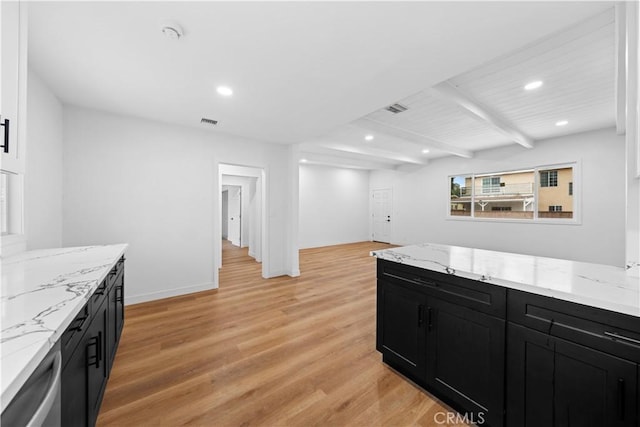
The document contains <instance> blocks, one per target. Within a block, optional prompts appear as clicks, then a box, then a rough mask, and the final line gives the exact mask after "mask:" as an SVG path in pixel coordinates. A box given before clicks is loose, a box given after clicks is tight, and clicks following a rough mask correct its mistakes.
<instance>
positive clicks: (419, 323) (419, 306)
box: [418, 304, 424, 328]
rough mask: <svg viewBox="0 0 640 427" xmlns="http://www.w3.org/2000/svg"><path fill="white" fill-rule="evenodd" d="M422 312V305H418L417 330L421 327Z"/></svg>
mask: <svg viewBox="0 0 640 427" xmlns="http://www.w3.org/2000/svg"><path fill="white" fill-rule="evenodd" d="M423 311H424V306H423V305H422V304H420V305H418V328H420V327H422V322H423V320H422V314H423Z"/></svg>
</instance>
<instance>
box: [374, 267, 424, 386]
mask: <svg viewBox="0 0 640 427" xmlns="http://www.w3.org/2000/svg"><path fill="white" fill-rule="evenodd" d="M377 306H378V307H377V337H376V348H377V349H378V351H380V352H381V353H382V355H383V359H384V361H385V362H386V363H388V364H389V365H391V366H393V367H394V368H396V369H398V370H399V371H401V372H403V373H405V374H406V375H408V376H409V377H411V378H412V379H413V380H414V381H417V382H421V381H424V378H425V361H426V354H425V349H426V347H425V343H426V334H425V323H426V297H425V296H424V295H422V294H421V293H419V292H416V291H413V290H410V289H408V288H406V287H404V286H401V285H396V284H393V283H390V282H387V281H383V280H378V301H377Z"/></svg>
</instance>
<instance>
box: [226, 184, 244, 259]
mask: <svg viewBox="0 0 640 427" xmlns="http://www.w3.org/2000/svg"><path fill="white" fill-rule="evenodd" d="M241 198H242V191H241V187H240V186H236V185H230V186H229V199H228V206H229V215H228V218H229V226H228V232H229V237H228V240H229V241H231V243H232V244H233V245H235V246H240V221H241V217H240V210H241V204H240V203H241V202H240V199H241Z"/></svg>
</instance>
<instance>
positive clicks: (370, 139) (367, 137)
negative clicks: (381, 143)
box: [364, 135, 373, 141]
mask: <svg viewBox="0 0 640 427" xmlns="http://www.w3.org/2000/svg"><path fill="white" fill-rule="evenodd" d="M364 140H365V141H373V135H367V136H365V137H364Z"/></svg>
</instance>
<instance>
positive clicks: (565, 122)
mask: <svg viewBox="0 0 640 427" xmlns="http://www.w3.org/2000/svg"><path fill="white" fill-rule="evenodd" d="M568 124H569V122H568V121H567V120H560V121H559V122H556V126H566V125H568Z"/></svg>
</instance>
